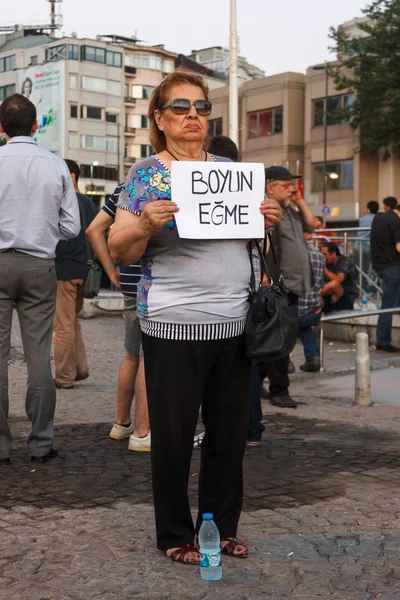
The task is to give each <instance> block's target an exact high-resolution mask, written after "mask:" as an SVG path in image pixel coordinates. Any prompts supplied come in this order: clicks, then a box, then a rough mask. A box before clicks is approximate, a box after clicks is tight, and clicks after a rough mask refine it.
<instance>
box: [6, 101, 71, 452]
mask: <svg viewBox="0 0 400 600" xmlns="http://www.w3.org/2000/svg"><path fill="white" fill-rule="evenodd" d="M37 127H38V124H37V120H36V109H35V106H34V105H33V104H32V102H30V100H28V99H27V98H25V97H24V96H23V95H22V94H14V95H12V96H9V97H8V98H6V99H5V100H4V101H3V103H2V104H1V106H0V133H4V134H5V136H6V140H7V144H6V145H5V146H2V147H1V148H0V182H1V183H0V214H1V221H0V462H3V463H8V462H10V451H11V444H12V437H11V432H10V428H9V426H8V407H9V400H8V356H9V351H10V336H11V324H12V315H13V308H14V306H15V308H16V310H17V313H18V319H19V322H20V327H21V337H22V343H23V346H24V354H25V359H26V363H27V370H28V389H27V394H26V413H27V415H28V418H29V419H30V421H31V423H32V430H31V432H30V434H29V435H28V438H27V446H28V450H29V452H30V455H31V460H40V461H46V460H48V459H50V458H54V457H55V456H57V451H56V450H55V449H54V448H53V435H54V434H53V418H54V410H55V404H56V389H55V385H54V381H53V377H52V372H51V365H50V349H51V338H52V323H53V316H54V311H55V304H56V290H57V279H56V272H55V266H54V257H55V249H56V245H57V244H58V242H59V240H60V239H64V240H66V239H70V238H74V237H76V236H77V235H78V234H79V232H80V228H81V220H80V215H79V208H78V202H77V199H76V194H75V191H74V187H73V185H72V180H71V177H70V175H69V172H68V168H67V166H66V164H65V163H64V161H63V160H61V159H60V158H59V157H58V156H56V155H54V154H52V153H51V152H48V151H47V150H44V149H43V148H40V147H39V146H38V145H37V144H36V143H35V142H34V141H33V140H32V137H31V136H32V135H33V134H34V133H35V132H36V131H37Z"/></svg>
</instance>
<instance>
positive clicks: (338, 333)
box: [324, 315, 400, 346]
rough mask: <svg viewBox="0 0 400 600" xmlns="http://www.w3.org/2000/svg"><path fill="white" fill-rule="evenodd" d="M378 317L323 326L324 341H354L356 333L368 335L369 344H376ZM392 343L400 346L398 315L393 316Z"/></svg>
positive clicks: (335, 322)
mask: <svg viewBox="0 0 400 600" xmlns="http://www.w3.org/2000/svg"><path fill="white" fill-rule="evenodd" d="M377 323H378V316H377V315H374V316H370V317H360V318H359V319H356V318H354V319H351V318H350V319H343V320H341V321H333V322H330V323H329V322H328V323H325V324H324V333H325V339H327V340H333V341H338V342H351V343H354V342H355V341H356V335H357V333H359V332H360V331H361V332H365V333H368V336H369V343H370V344H376V325H377ZM392 343H393V345H394V346H400V315H393V328H392Z"/></svg>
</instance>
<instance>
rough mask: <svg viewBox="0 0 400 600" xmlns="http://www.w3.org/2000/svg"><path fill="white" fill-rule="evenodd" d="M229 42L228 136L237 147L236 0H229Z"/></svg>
mask: <svg viewBox="0 0 400 600" xmlns="http://www.w3.org/2000/svg"><path fill="white" fill-rule="evenodd" d="M230 3H231V13H230V43H229V59H230V60H229V137H230V138H231V140H233V141H234V142H235V144H236V145H237V146H238V147H239V126H238V122H239V102H238V86H237V56H238V37H237V30H236V0H230Z"/></svg>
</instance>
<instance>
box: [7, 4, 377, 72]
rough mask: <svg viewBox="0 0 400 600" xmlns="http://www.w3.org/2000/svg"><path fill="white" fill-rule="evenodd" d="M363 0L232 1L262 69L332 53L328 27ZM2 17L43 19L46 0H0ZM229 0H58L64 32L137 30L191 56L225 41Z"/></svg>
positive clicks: (243, 48)
mask: <svg viewBox="0 0 400 600" xmlns="http://www.w3.org/2000/svg"><path fill="white" fill-rule="evenodd" d="M368 3H369V2H368V1H367V0H334V2H330V1H329V0H237V13H238V14H237V21H238V34H239V39H240V53H241V55H243V56H245V57H246V58H247V60H248V61H249V62H251V63H253V64H255V65H256V66H258V67H260V68H261V69H263V70H265V72H266V74H267V75H272V74H274V73H281V72H284V71H298V72H304V71H305V69H306V68H307V66H310V65H312V64H317V63H319V62H322V61H324V60H326V59H329V58H330V59H332V58H333V55H332V54H330V53H329V50H328V47H329V46H330V43H331V42H330V40H329V39H328V32H329V28H330V26H337V25H339V24H340V23H342V22H343V21H348V20H350V19H352V18H354V17H360V16H362V13H361V9H362V8H364V7H365V6H366V5H367V4H368ZM0 4H1V11H0V22H1V24H4V23H5V22H12V23H17V22H18V23H20V22H21V21H22V22H29V21H36V22H37V21H43V22H48V21H49V16H48V15H49V10H50V8H49V7H50V5H49V3H48V2H46V0H14V1H11V0H0ZM229 4H230V3H229V0H149V1H148V2H143V0H140V1H139V0H112V1H111V2H100V0H64V1H63V2H62V3H60V4H59V6H60V7H61V10H62V13H63V16H64V25H63V29H62V31H63V33H64V34H65V35H69V34H71V32H72V31H75V32H76V33H77V34H78V36H79V37H95V36H96V35H97V34H112V33H116V34H120V35H124V36H131V35H135V34H136V35H137V37H138V38H139V39H141V40H143V41H145V42H147V43H148V44H164V45H165V47H166V49H168V50H172V51H174V52H180V53H183V54H189V53H190V52H191V50H193V49H196V50H198V49H200V48H206V47H208V46H227V45H228V43H229Z"/></svg>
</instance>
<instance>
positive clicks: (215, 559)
mask: <svg viewBox="0 0 400 600" xmlns="http://www.w3.org/2000/svg"><path fill="white" fill-rule="evenodd" d="M221 564H222V561H221V552H210V553H207V554H201V555H200V566H201V567H206V568H211V569H213V568H216V567H220V566H221Z"/></svg>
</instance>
